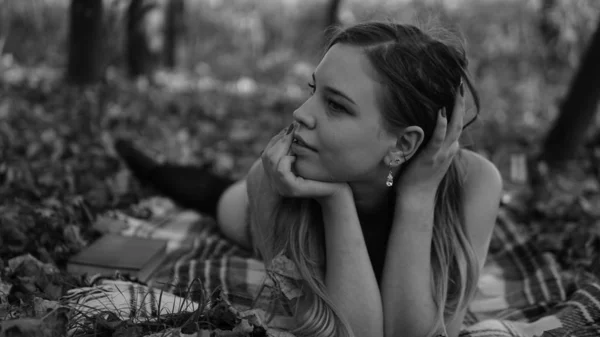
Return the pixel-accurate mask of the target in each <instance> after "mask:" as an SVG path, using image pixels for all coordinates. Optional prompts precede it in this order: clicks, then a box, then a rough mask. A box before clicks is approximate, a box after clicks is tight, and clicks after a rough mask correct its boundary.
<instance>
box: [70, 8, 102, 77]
mask: <svg viewBox="0 0 600 337" xmlns="http://www.w3.org/2000/svg"><path fill="white" fill-rule="evenodd" d="M102 16H103V15H102V0H72V1H71V8H70V18H69V20H70V26H69V55H68V66H67V79H68V80H69V81H70V82H71V83H74V84H78V85H85V84H91V83H94V82H96V81H98V80H100V79H101V78H102V75H103V73H104V64H103V59H102V57H101V55H102V53H101V48H102Z"/></svg>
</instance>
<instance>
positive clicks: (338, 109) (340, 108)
mask: <svg viewBox="0 0 600 337" xmlns="http://www.w3.org/2000/svg"><path fill="white" fill-rule="evenodd" d="M327 105H329V109H331V110H332V111H333V112H346V108H344V106H342V105H340V104H337V103H336V102H334V101H332V100H329V102H328V103H327Z"/></svg>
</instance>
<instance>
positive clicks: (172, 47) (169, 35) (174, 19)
mask: <svg viewBox="0 0 600 337" xmlns="http://www.w3.org/2000/svg"><path fill="white" fill-rule="evenodd" d="M183 13H184V3H183V0H169V3H168V4H167V19H166V29H165V33H166V36H165V66H167V67H168V68H175V66H176V65H177V48H178V44H179V42H180V41H181V35H182V34H183V31H184V21H183Z"/></svg>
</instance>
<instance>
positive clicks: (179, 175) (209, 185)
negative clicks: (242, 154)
mask: <svg viewBox="0 0 600 337" xmlns="http://www.w3.org/2000/svg"><path fill="white" fill-rule="evenodd" d="M115 150H116V151H117V153H119V155H120V156H121V158H123V160H124V161H125V162H126V163H127V166H128V167H129V168H130V169H131V171H132V172H133V174H134V175H135V176H136V177H137V178H139V179H140V180H142V181H143V182H147V183H150V184H151V185H152V186H153V187H154V188H156V189H157V190H158V191H159V192H161V193H163V194H164V195H165V196H167V197H169V198H171V199H173V201H175V202H176V203H178V204H179V205H181V206H183V207H186V208H192V209H195V210H197V211H200V212H202V213H205V214H207V215H210V216H213V217H216V215H217V204H218V202H219V198H220V197H221V195H222V194H223V192H224V191H225V190H226V189H227V188H228V187H229V186H230V185H231V184H233V183H234V182H235V181H234V180H232V179H229V178H227V177H222V176H218V175H216V174H214V173H213V172H212V171H211V170H210V169H209V168H204V167H194V166H182V165H174V164H158V163H156V162H155V161H154V160H152V159H151V158H150V157H148V156H146V155H145V154H144V153H142V152H141V151H139V150H137V149H136V148H135V147H134V146H133V145H132V144H131V143H130V142H127V141H123V140H120V141H117V142H116V143H115Z"/></svg>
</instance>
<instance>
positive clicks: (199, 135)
mask: <svg viewBox="0 0 600 337" xmlns="http://www.w3.org/2000/svg"><path fill="white" fill-rule="evenodd" d="M241 2H243V1H241ZM247 2H251V1H247ZM215 3H216V2H215ZM580 3H584V2H580ZM354 6H358V5H356V4H354ZM490 6H492V5H490ZM569 6H570V5H565V6H563V7H561V10H564V13H563V12H560V13H558V14H561V15H562V14H564V15H563V16H561V17H563V18H567V19H569V18H570V20H571V21H569V20H566V21H565V22H567V24H565V25H566V26H565V27H566V28H565V31H567V32H568V31H569V29H571V31H575V32H577V31H578V30H577V29H579V28H578V26H576V25H575V24H574V23H573V27H571V26H569V24H568V23H569V22H571V23H572V22H576V23H577V24H579V23H580V21H581V22H583V21H585V20H583V19H582V20H579V21H578V20H577V18H579V17H578V16H573V15H574V14H573V12H570V11H573V9H572V8H571V7H569ZM59 7H60V6H59ZM416 7H419V6H416ZM466 8H467V7H464V9H465V10H464V11H461V12H456V11H455V12H451V11H448V12H447V13H445V14H444V15H445V16H444V17H445V18H448V19H452V20H457V21H459V22H460V23H461V27H462V29H463V30H464V31H465V34H466V35H467V38H468V39H469V41H472V42H471V49H470V53H471V55H473V60H472V64H473V70H474V71H473V72H474V74H475V81H476V83H477V84H478V85H479V88H480V90H481V96H482V101H483V105H484V109H483V111H482V120H483V121H484V122H483V123H479V124H476V125H475V130H474V131H473V134H472V137H471V138H469V140H470V143H471V144H472V145H474V146H475V148H477V149H478V150H479V151H481V152H482V153H484V154H485V155H486V156H488V157H489V158H490V159H492V160H493V161H494V162H495V163H496V164H497V165H498V167H499V168H500V169H501V171H502V173H503V176H504V179H505V187H506V190H507V194H506V196H505V202H506V203H507V204H508V205H510V207H512V208H513V209H515V210H516V211H517V213H518V214H519V218H520V220H521V221H522V222H523V223H525V224H526V225H527V226H528V227H530V228H531V229H532V230H533V231H535V232H536V233H539V235H538V238H539V243H540V246H541V247H543V248H544V249H546V250H548V251H552V252H554V253H556V254H557V257H558V260H559V262H560V263H561V265H562V266H563V267H564V268H566V269H568V270H572V271H573V277H577V275H578V274H577V273H578V271H580V270H588V271H589V270H591V269H594V268H599V267H600V264H599V263H598V261H597V252H598V251H600V186H599V181H598V179H599V178H600V171H599V169H598V168H599V167H600V137H597V138H596V140H594V139H592V141H591V142H589V144H587V145H586V147H585V148H583V149H581V152H580V153H579V154H578V158H577V160H576V161H575V162H574V163H573V165H570V166H569V168H568V169H567V170H566V171H565V172H564V173H561V174H554V173H549V172H547V170H546V169H545V166H544V165H543V164H540V163H536V162H535V161H534V160H533V159H532V158H534V155H535V154H536V153H537V152H538V150H539V145H540V143H541V137H542V136H543V134H544V132H545V129H546V128H547V126H548V122H549V121H551V120H552V118H553V116H554V115H555V113H556V109H557V104H556V101H557V100H558V99H559V98H560V96H561V95H562V94H564V92H565V88H566V87H567V85H568V79H569V76H570V75H569V74H570V73H572V71H573V69H574V66H573V64H572V62H574V61H572V60H573V59H575V60H576V59H577V57H576V56H578V55H579V52H578V50H579V49H577V48H575V47H572V46H571V45H570V44H569V43H571V44H573V45H575V44H576V42H577V41H575V42H573V39H572V38H569V35H565V36H566V37H563V38H562V39H560V40H559V42H561V43H563V44H560V46H561V48H562V49H560V50H561V52H564V51H565V50H568V51H569V53H565V54H564V55H562V54H560V55H558V57H559V59H560V58H561V57H562V59H563V63H560V62H559V63H558V65H556V64H554V65H553V67H554V68H552V69H550V70H552V71H549V70H548V69H549V68H547V64H546V63H544V66H539V62H540V60H541V59H543V55H540V54H539V53H538V50H540V49H541V47H540V46H539V45H533V44H532V43H531V41H532V40H531V38H530V37H531V36H530V35H531V34H533V33H532V32H534V31H535V27H531V23H530V22H532V20H530V19H528V17H519V18H520V19H519V20H517V21H516V26H518V27H519V29H522V31H521V32H517V33H515V32H513V31H511V30H509V29H504V28H505V27H506V26H505V24H506V23H507V22H510V23H511V27H512V26H513V25H512V24H513V23H515V20H514V15H515V13H523V11H524V10H525V9H524V8H521V7H518V6H517V5H514V6H513V7H511V6H499V7H493V6H492V7H490V8H487V9H486V8H483V7H478V6H475V5H473V6H470V7H468V10H466ZM482 8H483V9H482ZM203 9H206V8H203ZM263 9H264V8H263ZM417 9H419V8H417ZM426 9H427V8H426ZM499 9H501V10H502V11H500V10H499ZM211 10H212V11H213V12H210V11H208V10H207V11H205V13H204V16H202V18H203V19H205V20H206V18H207V17H209V16H211V15H215V13H218V14H219V15H220V16H218V17H219V18H221V19H225V18H228V19H231V20H233V21H232V22H236V21H235V20H240V19H241V18H242V17H244V16H243V15H242V14H240V13H242V10H241V9H239V8H235V6H231V7H227V6H223V7H218V8H216V9H211ZM244 10H245V11H246V14H247V13H248V9H244ZM413 10H414V8H413ZM48 11H49V12H50V10H48ZM311 11H312V12H309V13H314V12H315V10H311ZM499 11H500V12H499ZM579 11H580V12H586V11H587V9H586V8H584V9H579ZM54 12H56V10H52V13H54ZM192 12H193V10H192ZM574 12H575V14H577V13H579V12H577V11H574ZM207 13H208V14H207ZM252 13H254V14H255V15H254V16H251V17H256V18H257V19H256V20H259V21H260V20H263V21H262V22H263V25H264V27H263V26H261V27H262V28H261V29H263V31H265V32H267V33H270V34H271V35H269V34H265V33H263V35H264V36H266V37H267V38H266V41H267V42H260V41H262V40H261V39H260V36H261V35H260V34H259V33H256V29H255V28H252V27H254V26H252V25H251V24H250V23H251V22H254V21H250V23H248V22H246V23H247V24H248V25H250V26H251V28H248V26H247V25H246V26H244V27H246V28H243V29H242V28H239V27H235V26H228V27H227V29H225V28H224V29H223V31H226V32H227V33H222V32H221V31H219V32H220V33H218V34H234V36H235V37H236V40H235V41H238V42H239V41H246V42H247V41H250V40H252V39H254V40H256V41H259V42H255V43H254V45H243V44H241V42H240V44H238V45H235V43H232V44H234V45H227V46H226V47H225V48H229V49H228V52H227V53H226V54H223V55H213V54H210V53H209V52H204V53H203V52H199V51H198V49H194V50H193V51H194V52H195V53H196V54H195V55H196V56H198V55H200V56H202V57H205V59H203V60H201V61H199V62H198V63H197V65H196V67H195V68H194V71H181V72H175V73H161V74H160V76H159V77H158V78H157V84H156V85H154V86H150V85H148V84H147V83H146V82H144V81H137V82H135V81H131V80H129V79H127V78H124V77H123V76H122V75H121V70H119V69H118V67H117V69H116V70H115V69H114V68H111V69H110V70H109V76H107V79H106V80H105V81H104V82H103V83H102V84H98V85H96V86H92V87H89V88H85V89H81V88H75V87H72V86H69V85H68V84H66V83H65V82H64V81H63V80H62V75H63V74H62V71H63V68H62V67H61V65H60V62H54V61H50V60H52V57H49V56H48V55H45V56H44V57H46V58H44V57H42V58H41V59H42V61H40V59H39V58H40V57H39V55H37V56H38V57H37V58H36V59H35V60H36V61H35V62H32V61H31V60H29V61H28V62H25V61H20V60H19V53H18V52H15V55H16V57H15V58H13V57H10V56H8V55H5V56H3V57H2V59H0V319H3V318H9V317H11V318H14V317H37V318H40V317H42V316H44V315H46V311H47V310H48V309H50V310H51V316H48V317H47V318H46V320H45V321H39V320H38V321H31V322H30V321H21V322H24V326H29V327H30V328H32V329H34V330H35V329H38V328H39V329H38V330H40V331H45V332H42V333H40V334H39V335H40V336H44V334H46V335H48V336H50V334H49V332H48V331H55V332H56V331H60V329H63V328H64V324H62V323H61V322H63V319H64V317H63V316H61V315H62V314H61V312H59V311H57V310H55V308H56V300H57V299H58V298H59V297H60V296H61V295H62V294H64V293H65V292H66V291H67V290H68V289H70V288H73V287H78V286H82V285H85V282H84V281H83V280H81V279H77V278H74V277H72V276H69V275H67V274H65V273H64V272H63V271H62V268H63V267H64V265H65V261H66V259H67V258H68V257H69V256H71V255H72V254H74V253H76V252H78V251H79V250H80V249H81V248H83V247H85V246H86V245H87V244H88V243H89V242H90V241H92V240H94V239H95V238H96V237H97V236H98V233H96V232H94V231H93V230H92V229H91V224H92V222H93V221H94V219H95V217H96V216H97V215H98V214H99V213H101V212H103V211H105V210H108V209H113V208H123V209H127V208H128V207H130V206H131V205H132V204H135V203H136V202H137V201H138V200H140V199H141V198H144V197H147V196H150V195H152V194H153V193H154V192H153V191H152V190H151V189H148V188H146V187H144V186H140V184H139V182H138V181H137V180H135V179H133V178H132V177H131V176H130V174H129V172H128V171H127V169H126V168H125V167H124V165H123V164H122V163H121V162H120V161H119V159H118V158H117V157H116V155H115V153H114V151H113V149H112V143H113V141H114V139H115V138H116V137H126V138H129V139H132V140H133V141H134V142H135V143H137V144H138V145H140V146H141V147H142V148H143V149H144V150H145V151H146V152H147V153H148V154H151V155H153V156H154V157H155V158H157V159H158V160H169V161H173V162H179V163H182V164H198V165H201V164H209V165H212V166H213V167H214V170H215V171H217V172H220V173H222V174H228V175H231V176H233V177H242V176H243V175H244V173H245V171H246V170H247V169H248V168H249V167H250V165H251V163H252V162H253V161H254V160H255V158H256V157H257V156H258V154H259V153H260V151H261V150H262V149H263V147H264V146H265V144H266V143H267V141H268V139H270V137H271V136H272V135H273V134H275V133H276V132H277V131H278V130H280V129H281V128H283V127H284V126H285V125H287V123H288V122H289V121H290V120H291V112H292V111H293V110H294V108H295V107H297V106H298V105H299V104H300V103H301V102H302V100H303V99H304V98H305V95H306V91H305V89H304V82H305V81H306V79H307V78H308V76H309V75H310V73H311V72H312V70H313V67H314V59H306V60H303V58H302V57H300V56H297V55H296V54H295V53H296V51H298V53H297V54H298V55H299V54H301V53H300V52H301V51H302V52H306V51H305V50H300V49H305V48H308V47H307V45H308V46H310V43H309V42H305V41H304V40H302V41H303V42H296V43H291V42H290V41H293V39H292V38H296V39H297V40H298V34H297V33H296V32H295V31H290V29H293V28H288V30H283V33H282V34H281V35H276V34H275V33H274V32H279V31H278V29H280V28H281V27H279V28H278V26H276V24H282V23H284V22H285V20H286V16H285V15H291V14H289V13H288V12H285V13H286V14H285V15H283V16H278V17H277V20H279V21H276V24H274V23H273V22H270V23H269V21H265V20H264V18H263V16H265V15H266V14H265V13H264V12H260V10H256V11H255V12H252ZM256 13H258V14H256ZM261 13H262V14H261ZM290 13H291V12H290ZM490 13H495V14H496V15H491V14H490ZM498 13H499V14H498ZM525 13H527V12H525ZM565 13H566V14H565ZM586 13H587V12H586ZM271 14H272V13H271ZM558 14H557V15H558ZM567 14H568V15H567ZM2 15H4V14H2ZM52 15H54V14H52ZM61 15H62V14H61ZM529 15H531V12H529ZM569 15H571V16H569ZM577 15H580V14H577ZM588 15H589V13H588ZM357 16H358V14H357ZM307 17H308V16H307ZM573 17H575V19H573ZM596 17H597V15H596ZM59 18H60V16H59ZM473 18H476V19H475V20H474V19H473ZM473 20H474V21H473ZM213 21H215V22H216V21H218V20H214V19H213ZM213 21H211V22H209V23H207V22H204V26H202V27H204V28H206V27H209V28H212V29H213V30H214V28H215V25H216V24H215V22H213ZM259 21H257V22H259ZM588 21H589V20H588ZM224 22H229V21H224ZM306 22H307V20H304V21H302V20H296V21H294V24H296V25H301V24H306ZM585 22H587V21H585ZM255 23H256V22H255ZM268 25H271V26H273V27H271V26H268ZM591 26H594V25H591ZM48 27H52V26H44V25H42V28H44V29H48ZM503 27H504V28H503ZM296 28H297V27H296ZM196 29H200V28H198V27H196ZM207 31H208V32H213V31H211V30H210V29H207V30H205V31H204V32H205V33H206V32H207ZM298 31H301V30H300V29H298ZM57 32H58V31H53V30H50V29H48V36H54V35H52V34H53V33H56V34H58V33H57ZM214 32H215V34H217V33H216V30H215V31H214ZM292 32H293V33H294V34H292ZM288 33H289V34H288ZM244 34H246V35H244ZM523 35H524V36H525V38H524V37H523ZM256 36H258V38H257V37H256ZM264 36H263V37H264ZM290 36H291V37H290ZM221 38H223V36H221ZM209 40H210V41H212V40H211V39H209ZM254 40H252V41H254ZM272 40H275V41H279V42H278V43H279V44H280V45H279V47H273V48H272V50H271V51H270V52H264V53H263V52H258V56H256V55H255V54H256V53H257V52H256V51H255V50H254V51H253V52H251V53H250V52H248V51H247V50H246V49H241V48H247V49H252V48H254V49H256V48H257V47H256V45H257V44H258V45H259V46H260V48H259V49H261V50H262V49H264V48H267V49H268V46H269V43H273V42H272ZM300 40H301V39H299V40H298V41H300ZM269 41H271V42H269ZM538 42H539V41H538ZM206 43H207V44H209V45H210V43H209V42H206ZM261 43H263V44H264V45H262V44H261ZM40 45H42V46H45V47H44V48H45V49H44V51H48V50H53V49H52V48H53V47H52V46H47V45H45V44H38V46H40ZM58 45H60V43H58ZM240 45H241V47H240ZM24 46H27V44H24ZM211 46H212V47H211ZM569 46H571V47H572V48H571V47H569ZM284 47H285V48H284ZM567 47H569V48H567ZM23 48H25V47H23ZM203 48H204V49H202V50H205V51H206V50H209V49H210V48H216V49H218V48H219V47H218V46H216V45H215V44H214V43H213V44H212V45H210V46H205V47H203ZM236 48H237V49H236ZM244 50H246V51H244ZM27 51H29V50H27ZM223 53H225V52H223ZM24 54H26V53H24ZM573 55H575V56H573ZM34 56H35V55H34ZM22 57H24V56H22ZM44 60H46V62H45V61H44ZM29 63H34V64H33V65H31V66H25V65H24V64H29ZM232 69H233V70H236V71H239V74H238V75H236V76H234V75H232V71H233V70H232ZM524 157H525V158H529V160H528V161H529V164H530V165H529V170H524V168H523V167H522V166H519V165H518V164H519V162H520V160H521V159H519V158H524ZM525 171H527V172H526V173H524V172H525ZM525 174H527V181H529V182H530V184H524V183H520V182H518V181H519V180H523V178H524V177H525V176H524V175H525ZM26 254H30V255H31V256H32V257H33V258H34V259H32V258H31V257H27V255H26ZM57 267H58V268H57ZM186 319H189V317H187V318H186ZM97 321H98V322H100V323H98V324H100V325H102V326H103V327H104V329H105V330H103V331H104V332H103V333H104V334H100V333H99V334H98V336H110V335H113V333H114V334H116V335H119V336H139V335H141V333H142V331H141V330H140V329H142V328H143V327H142V326H137V327H136V326H131V325H128V324H126V323H127V322H126V323H123V322H120V323H119V322H116V323H115V322H112V323H111V318H110V317H100V316H99V317H97ZM174 324H175V323H174ZM177 324H179V323H177ZM177 324H175V325H177ZM2 326H3V327H4V328H5V329H6V328H9V326H8V325H2ZM40 326H41V327H40ZM111 327H112V328H111ZM116 327H118V329H120V330H119V332H118V333H117V330H118V329H117V328H116ZM107 329H108V330H107ZM111 329H112V330H111ZM36 331H37V330H36ZM144 331H145V330H144ZM146 332H147V331H146ZM59 334H60V333H59ZM246 335H249V334H248V333H246ZM0 336H2V332H0ZM256 336H258V334H257V335H256Z"/></svg>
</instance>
